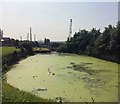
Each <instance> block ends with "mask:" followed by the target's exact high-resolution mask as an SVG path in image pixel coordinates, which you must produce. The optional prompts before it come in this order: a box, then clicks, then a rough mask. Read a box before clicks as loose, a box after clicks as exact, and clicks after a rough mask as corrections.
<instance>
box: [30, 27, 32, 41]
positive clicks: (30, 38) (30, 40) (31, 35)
mask: <svg viewBox="0 0 120 104" xmlns="http://www.w3.org/2000/svg"><path fill="white" fill-rule="evenodd" d="M30 41H32V30H31V27H30Z"/></svg>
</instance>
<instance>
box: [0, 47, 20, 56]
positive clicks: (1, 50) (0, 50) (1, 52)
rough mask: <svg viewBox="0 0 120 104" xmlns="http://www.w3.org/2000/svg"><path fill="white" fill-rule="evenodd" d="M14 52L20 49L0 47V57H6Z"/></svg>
mask: <svg viewBox="0 0 120 104" xmlns="http://www.w3.org/2000/svg"><path fill="white" fill-rule="evenodd" d="M14 51H17V52H18V51H20V49H16V48H15V47H0V56H6V55H8V54H11V53H13V52H14Z"/></svg>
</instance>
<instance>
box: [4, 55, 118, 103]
mask: <svg viewBox="0 0 120 104" xmlns="http://www.w3.org/2000/svg"><path fill="white" fill-rule="evenodd" d="M6 76H7V82H8V83H9V84H11V85H12V86H14V87H17V88H19V89H21V90H24V91H28V92H31V93H33V94H36V95H38V96H40V97H42V98H47V99H54V100H55V101H57V100H62V101H67V102H92V101H95V102H117V101H118V64H116V63H112V62H108V61H105V60H100V59H97V58H92V57H87V56H80V55H74V54H37V55H35V56H31V57H28V58H26V59H24V60H22V61H20V62H19V64H17V65H15V66H14V67H13V68H12V70H10V71H9V72H8V73H7V74H6Z"/></svg>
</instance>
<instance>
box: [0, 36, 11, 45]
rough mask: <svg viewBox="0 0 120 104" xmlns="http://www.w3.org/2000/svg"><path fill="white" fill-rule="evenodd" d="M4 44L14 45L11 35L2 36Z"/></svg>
mask: <svg viewBox="0 0 120 104" xmlns="http://www.w3.org/2000/svg"><path fill="white" fill-rule="evenodd" d="M1 41H2V46H12V45H13V44H12V43H11V39H10V37H2V39H1Z"/></svg>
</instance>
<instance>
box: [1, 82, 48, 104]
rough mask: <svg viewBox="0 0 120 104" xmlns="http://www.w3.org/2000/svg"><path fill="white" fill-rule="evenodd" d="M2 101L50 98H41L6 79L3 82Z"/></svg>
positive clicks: (42, 100) (28, 100)
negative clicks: (20, 88) (7, 81)
mask: <svg viewBox="0 0 120 104" xmlns="http://www.w3.org/2000/svg"><path fill="white" fill-rule="evenodd" d="M2 86H3V89H2V93H3V98H2V102H48V101H49V100H46V99H42V98H39V97H37V96H35V95H33V94H31V93H28V92H25V91H20V90H19V89H17V88H14V87H13V86H11V85H9V84H8V83H6V82H5V81H3V83H2Z"/></svg>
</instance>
